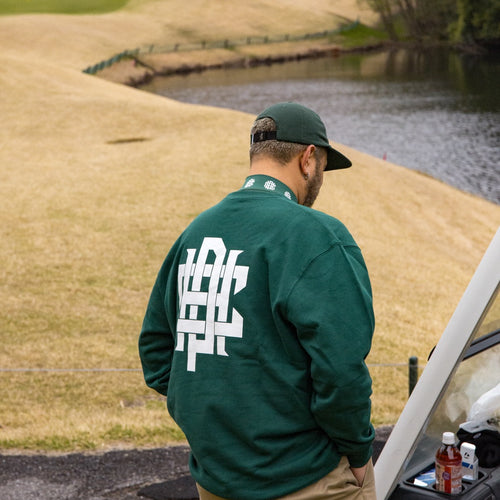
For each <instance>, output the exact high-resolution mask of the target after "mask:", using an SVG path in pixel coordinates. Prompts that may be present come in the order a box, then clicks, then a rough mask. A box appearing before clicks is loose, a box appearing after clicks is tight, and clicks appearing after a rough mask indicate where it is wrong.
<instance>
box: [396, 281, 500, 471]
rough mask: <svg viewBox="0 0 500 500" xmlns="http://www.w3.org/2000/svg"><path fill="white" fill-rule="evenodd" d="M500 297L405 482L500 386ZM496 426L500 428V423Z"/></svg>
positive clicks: (423, 438)
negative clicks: (477, 404) (445, 436)
mask: <svg viewBox="0 0 500 500" xmlns="http://www.w3.org/2000/svg"><path fill="white" fill-rule="evenodd" d="M499 360H500V294H499V293H498V289H497V291H496V294H495V297H494V298H493V301H492V304H491V306H490V308H489V310H488V312H487V314H486V315H485V316H484V317H483V319H482V321H481V323H480V325H479V328H478V329H477V331H476V334H475V336H474V340H473V342H472V344H471V346H470V347H469V349H468V350H467V351H466V354H465V356H464V359H463V360H462V362H461V363H460V365H459V366H458V368H457V370H456V372H455V373H454V375H453V377H452V379H451V381H450V384H449V386H448V387H447V389H446V391H445V393H444V395H443V397H442V399H441V401H440V402H439V404H438V406H437V407H436V410H435V412H434V413H433V415H432V416H431V418H430V420H429V424H428V426H427V428H426V430H425V432H424V433H423V434H422V436H421V437H420V439H419V440H418V441H417V443H416V447H415V451H414V453H413V456H412V457H411V459H410V461H409V463H408V466H407V468H406V472H405V473H404V478H405V479H406V478H408V477H411V476H412V475H414V474H416V473H417V472H418V471H421V470H423V469H424V468H425V467H426V466H428V465H429V463H430V462H432V461H433V459H434V454H435V452H436V450H437V449H438V448H439V445H440V443H441V436H442V434H443V432H445V431H451V432H454V433H457V431H458V430H459V427H460V424H463V423H464V422H467V421H468V420H469V412H470V409H471V407H472V405H473V404H474V403H475V402H476V401H477V400H478V399H479V398H480V397H481V396H482V395H483V394H485V393H486V392H488V391H491V390H492V389H493V388H494V387H496V386H497V385H498V384H500V362H499ZM496 425H499V426H500V423H499V422H496Z"/></svg>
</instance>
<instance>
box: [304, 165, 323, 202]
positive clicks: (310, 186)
mask: <svg viewBox="0 0 500 500" xmlns="http://www.w3.org/2000/svg"><path fill="white" fill-rule="evenodd" d="M322 184H323V172H321V171H320V168H319V165H318V162H317V161H316V165H315V168H314V175H313V176H312V177H311V178H310V179H309V180H308V181H307V187H306V189H307V191H306V196H305V198H304V202H303V203H302V205H304V206H305V207H312V206H313V204H314V202H315V201H316V198H317V197H318V194H319V190H320V189H321V185H322Z"/></svg>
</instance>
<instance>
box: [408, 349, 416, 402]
mask: <svg viewBox="0 0 500 500" xmlns="http://www.w3.org/2000/svg"><path fill="white" fill-rule="evenodd" d="M417 381H418V358H417V356H412V357H411V358H410V359H409V362H408V396H411V393H412V392H413V389H414V388H415V386H416V385H417Z"/></svg>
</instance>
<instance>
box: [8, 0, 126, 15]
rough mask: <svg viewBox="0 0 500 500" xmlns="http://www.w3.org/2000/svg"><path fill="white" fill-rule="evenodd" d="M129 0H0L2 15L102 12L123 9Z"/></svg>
mask: <svg viewBox="0 0 500 500" xmlns="http://www.w3.org/2000/svg"><path fill="white" fill-rule="evenodd" d="M127 3H128V0H22V1H19V0H0V15H7V14H100V13H103V12H111V11H114V10H118V9H121V8H122V7H124V6H125V5H126V4H127Z"/></svg>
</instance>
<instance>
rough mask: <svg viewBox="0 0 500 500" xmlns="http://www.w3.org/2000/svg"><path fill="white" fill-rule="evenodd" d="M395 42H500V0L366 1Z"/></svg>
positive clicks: (487, 43) (486, 43)
mask: <svg viewBox="0 0 500 500" xmlns="http://www.w3.org/2000/svg"><path fill="white" fill-rule="evenodd" d="M362 1H364V2H366V3H367V4H368V5H369V6H370V7H371V8H372V9H373V10H374V11H375V12H377V13H378V14H379V15H380V19H381V21H382V23H383V25H384V28H385V29H386V31H387V33H388V34H389V36H390V37H391V39H393V40H400V39H402V38H410V39H413V40H417V41H425V40H447V41H452V42H457V43H466V44H480V45H484V44H485V45H489V44H495V45H498V44H499V43H500V0H362Z"/></svg>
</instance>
